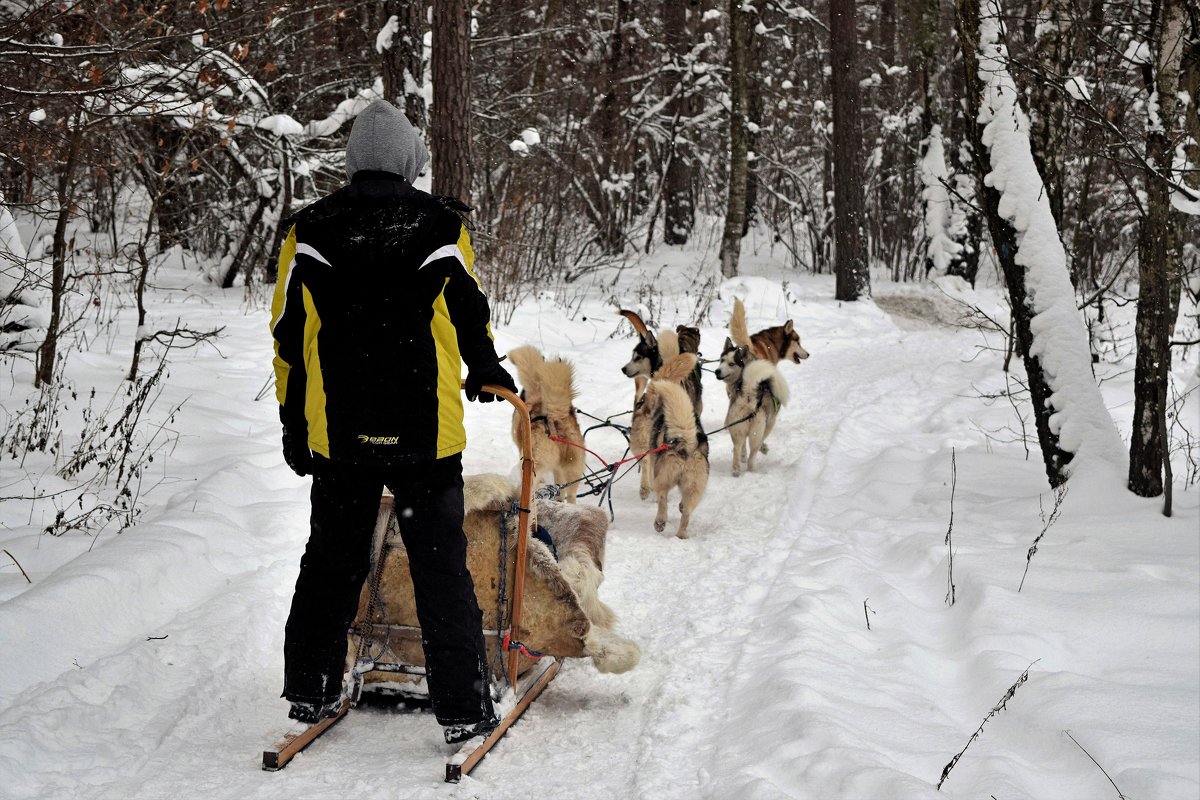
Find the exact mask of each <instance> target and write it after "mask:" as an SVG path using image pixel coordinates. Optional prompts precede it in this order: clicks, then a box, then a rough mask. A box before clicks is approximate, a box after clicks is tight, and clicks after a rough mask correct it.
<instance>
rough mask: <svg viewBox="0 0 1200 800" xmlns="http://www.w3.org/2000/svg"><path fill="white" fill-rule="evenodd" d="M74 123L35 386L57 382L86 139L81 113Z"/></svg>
mask: <svg viewBox="0 0 1200 800" xmlns="http://www.w3.org/2000/svg"><path fill="white" fill-rule="evenodd" d="M72 123H73V124H74V126H75V127H74V130H72V131H70V133H69V134H68V135H69V136H70V137H71V138H70V141H69V144H68V145H67V155H66V158H65V159H64V160H63V164H62V166H61V168H60V169H61V170H62V171H61V172H60V173H59V175H58V221H57V222H56V223H55V225H54V250H53V255H52V261H51V276H50V324H49V325H48V326H47V327H46V338H45V339H44V340H42V345H41V347H39V348H38V357H37V371H36V373H35V375H34V380H33V385H34V386H49V385H51V384H53V383H54V365H55V361H56V360H57V357H58V334H59V328H60V327H61V326H62V304H63V292H64V291H65V290H66V281H67V250H68V249H70V246H69V243H68V242H67V224H68V223H69V222H70V221H71V210H72V206H73V205H74V204H73V202H72V200H71V185H72V180H73V175H72V173H73V172H74V171H75V161H76V158H77V156H78V154H79V145H80V142H81V141H82V139H83V120H82V119H81V118H80V115H78V114H76V115H75V116H74V118H73V119H72Z"/></svg>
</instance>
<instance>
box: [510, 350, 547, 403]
mask: <svg viewBox="0 0 1200 800" xmlns="http://www.w3.org/2000/svg"><path fill="white" fill-rule="evenodd" d="M508 360H509V361H511V362H512V364H513V366H514V367H516V368H517V380H518V381H520V383H521V388H522V389H524V390H525V400H526V402H528V403H536V402H539V401H540V400H541V396H542V367H543V366H544V365H545V363H546V359H545V358H543V357H542V354H541V353H540V352H539V351H538V349H537V348H536V347H534V346H533V345H531V344H526V345H521V346H520V347H518V348H515V349H513V350H509V351H508Z"/></svg>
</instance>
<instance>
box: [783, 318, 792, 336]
mask: <svg viewBox="0 0 1200 800" xmlns="http://www.w3.org/2000/svg"><path fill="white" fill-rule="evenodd" d="M792 328H793V325H792V321H791V320H790V319H789V320H788V321H787V322H785V323H783V332H784V333H791V332H792Z"/></svg>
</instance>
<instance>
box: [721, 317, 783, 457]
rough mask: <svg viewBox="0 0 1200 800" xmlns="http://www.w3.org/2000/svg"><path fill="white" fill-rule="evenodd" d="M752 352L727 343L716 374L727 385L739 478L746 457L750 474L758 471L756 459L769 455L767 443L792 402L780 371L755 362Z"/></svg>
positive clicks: (729, 423) (764, 362)
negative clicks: (782, 411) (780, 415)
mask: <svg viewBox="0 0 1200 800" xmlns="http://www.w3.org/2000/svg"><path fill="white" fill-rule="evenodd" d="M749 351H750V348H749V347H748V346H747V345H741V346H740V347H739V346H738V345H735V344H734V343H733V342H732V341H730V340H729V339H728V338H727V339H725V349H724V351H723V352H722V353H721V363H720V364H719V365H718V366H717V370H716V372H717V377H718V378H720V379H721V380H723V381H725V391H726V393H727V394H728V395H729V411H728V412H726V414H725V424H726V425H727V426H728V429H729V436H730V438H732V439H733V474H734V476H735V477H736V476H738V475H741V474H742V458H743V457H745V458H746V469H747V470H748V471H749V470H753V469H754V459H755V457H756V456H757V455H758V454H759V453H760V452H761V453H765V452H767V442H766V439H767V437H768V436H770V435H771V429H772V428H774V427H775V419H776V418H777V417H778V416H779V409H780V408H781V407H783V406H784V405H785V404H786V403H787V401H788V387H787V383H785V382H784V380H783V376H782V375H780V374H779V370H777V369H776V368H775V365H774V364H772V363H771V362H770V361H768V360H766V359H751V358H750V353H749ZM739 420H740V421H739ZM735 423H736V424H735ZM747 444H748V445H749V454H748V455H747V454H746V446H747Z"/></svg>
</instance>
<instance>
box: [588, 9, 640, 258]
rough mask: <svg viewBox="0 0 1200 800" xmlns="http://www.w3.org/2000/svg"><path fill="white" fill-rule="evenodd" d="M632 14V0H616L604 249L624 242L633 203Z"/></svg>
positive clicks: (603, 125) (603, 193)
mask: <svg viewBox="0 0 1200 800" xmlns="http://www.w3.org/2000/svg"><path fill="white" fill-rule="evenodd" d="M632 17H633V14H632V9H631V0H615V5H614V13H613V28H612V33H611V34H610V36H609V51H608V65H607V68H608V73H607V78H608V91H606V92H605V93H604V97H603V98H602V99H601V101H600V141H601V146H602V148H603V153H600V154H598V155H599V156H600V162H601V167H600V169H602V170H603V173H604V174H603V175H601V176H597V177H604V178H607V181H608V183H609V184H611V187H610V188H605V187H603V186H601V187H600V188H599V199H600V202H599V204H598V207H599V209H600V212H601V214H602V215H603V218H602V219H601V221H600V223H601V229H600V242H601V245H602V246H603V248H604V250H605V252H607V253H619V252H621V250H622V249H623V248H624V246H625V224H626V221H627V220H626V217H627V214H628V213H629V210H630V209H631V208H632V205H633V193H634V191H635V186H634V182H633V181H632V179H628V178H627V176H629V175H630V174H631V173H632V172H633V163H632V153H631V152H630V148H629V129H628V123H627V122H626V119H625V114H626V112H628V111H629V109H630V106H631V104H632V99H631V98H632V93H631V85H630V83H629V81H628V80H626V77H627V76H628V75H629V73H630V71H631V66H632V64H631V63H630V62H631V59H632V54H633V48H632V44H631V42H630V41H628V40H627V38H626V35H625V26H626V24H627V23H629V22H630V21H631V19H632Z"/></svg>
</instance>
